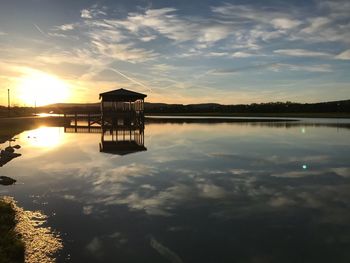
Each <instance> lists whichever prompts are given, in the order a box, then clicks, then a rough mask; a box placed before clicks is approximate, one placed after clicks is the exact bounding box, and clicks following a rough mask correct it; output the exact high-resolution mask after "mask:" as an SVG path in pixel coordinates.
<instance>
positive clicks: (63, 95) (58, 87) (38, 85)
mask: <svg viewBox="0 0 350 263" xmlns="http://www.w3.org/2000/svg"><path fill="white" fill-rule="evenodd" d="M18 93H19V94H18V97H19V99H20V100H21V101H22V103H24V104H26V105H27V106H32V105H33V106H34V105H36V106H43V105H47V104H52V103H57V102H65V101H66V100H67V99H68V97H69V95H70V94H69V87H68V85H67V84H66V83H65V82H64V81H62V80H60V79H58V78H57V77H54V76H52V75H49V74H46V73H43V72H39V71H38V72H37V71H34V72H30V74H28V75H25V76H23V77H21V78H20V80H19V83H18Z"/></svg>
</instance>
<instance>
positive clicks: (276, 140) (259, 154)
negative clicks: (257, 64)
mask: <svg viewBox="0 0 350 263" xmlns="http://www.w3.org/2000/svg"><path fill="white" fill-rule="evenodd" d="M337 122H338V121H337V120H333V121H332V123H331V124H330V125H323V124H322V121H319V120H318V124H316V125H313V124H312V121H310V120H307V122H305V124H298V125H294V124H293V125H287V126H286V125H285V124H283V123H282V124H276V125H268V124H263V123H262V124H246V123H219V124H199V123H193V124H189V123H187V124H181V123H180V124H179V123H177V124H176V123H163V124H148V125H146V128H145V146H146V147H147V151H144V152H139V153H134V154H130V155H125V156H118V155H112V154H106V153H100V152H99V142H100V140H101V136H100V135H99V134H73V133H65V132H64V129H63V128H60V127H53V128H52V127H41V128H39V129H36V130H31V131H25V132H23V133H21V134H19V135H17V136H16V137H17V138H18V139H17V141H16V142H15V144H17V143H18V144H20V145H21V146H22V148H21V149H20V150H18V151H17V152H19V153H21V154H22V156H21V157H18V158H16V159H14V160H12V161H11V162H9V163H8V164H6V165H5V166H3V167H2V168H0V175H6V176H10V177H13V178H15V179H17V181H18V183H17V184H16V185H13V186H1V185H0V194H1V195H10V196H14V197H15V199H16V200H17V201H18V202H19V205H20V206H23V207H24V208H25V209H29V210H40V211H42V212H43V213H44V214H46V215H48V216H49V219H48V222H47V224H48V225H49V226H51V227H52V228H53V229H55V230H56V231H58V232H59V233H60V234H61V236H62V238H63V242H64V249H63V250H62V251H61V252H60V254H59V255H58V259H57V261H58V262H252V263H254V262H293V263H294V262H337V263H339V262H350V249H349V247H350V147H349V146H350V140H349V139H350V129H349V128H348V127H346V126H340V125H339V126H338V125H337ZM339 122H343V123H344V122H346V121H340V120H339ZM6 146H7V143H5V144H2V145H1V148H4V147H6Z"/></svg>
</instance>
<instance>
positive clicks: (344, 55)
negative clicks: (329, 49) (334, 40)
mask: <svg viewBox="0 0 350 263" xmlns="http://www.w3.org/2000/svg"><path fill="white" fill-rule="evenodd" d="M335 58H336V59H341V60H350V49H348V50H345V51H343V52H341V53H340V54H339V55H337V56H335Z"/></svg>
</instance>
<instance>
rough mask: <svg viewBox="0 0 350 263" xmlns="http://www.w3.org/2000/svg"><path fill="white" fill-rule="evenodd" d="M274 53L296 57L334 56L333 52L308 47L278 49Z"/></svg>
mask: <svg viewBox="0 0 350 263" xmlns="http://www.w3.org/2000/svg"><path fill="white" fill-rule="evenodd" d="M274 53H277V54H280V55H286V56H294V57H332V56H333V55H332V54H329V53H326V52H319V51H311V50H306V49H278V50H275V51H274Z"/></svg>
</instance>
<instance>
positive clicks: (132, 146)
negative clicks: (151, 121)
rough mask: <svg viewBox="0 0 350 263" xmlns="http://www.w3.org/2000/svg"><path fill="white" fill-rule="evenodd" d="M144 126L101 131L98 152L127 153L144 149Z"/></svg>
mask: <svg viewBox="0 0 350 263" xmlns="http://www.w3.org/2000/svg"><path fill="white" fill-rule="evenodd" d="M144 138H145V135H144V128H142V129H141V128H140V129H117V128H110V129H104V128H102V131H101V142H100V152H104V153H110V154H118V155H127V154H130V153H136V152H141V151H146V150H147V148H146V147H145V146H144V141H145V139H144Z"/></svg>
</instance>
